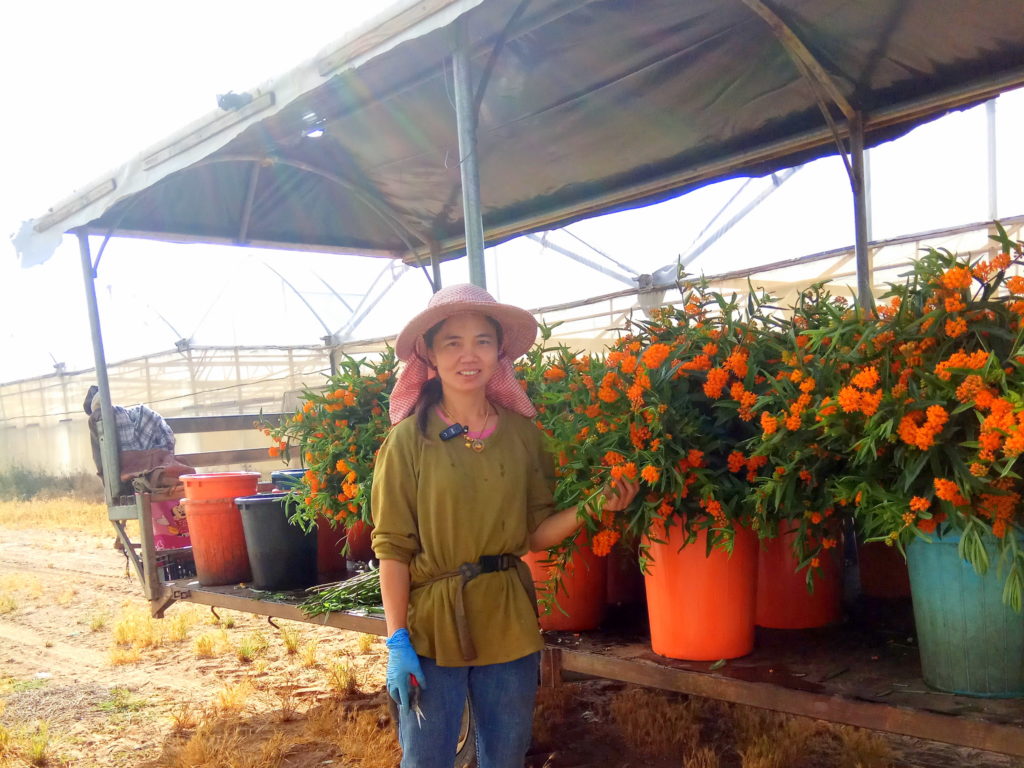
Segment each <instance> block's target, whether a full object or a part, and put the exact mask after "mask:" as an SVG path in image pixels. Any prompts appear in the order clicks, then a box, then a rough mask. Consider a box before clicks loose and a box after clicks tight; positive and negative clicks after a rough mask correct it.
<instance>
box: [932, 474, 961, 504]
mask: <svg viewBox="0 0 1024 768" xmlns="http://www.w3.org/2000/svg"><path fill="white" fill-rule="evenodd" d="M932 482H933V484H934V485H935V495H936V496H938V497H939V498H940V499H942V500H943V501H948V502H949V503H950V504H952V505H953V506H955V507H962V506H965V505H966V504H967V498H966V497H965V496H964V495H963V494H962V493H960V488H959V487H958V486H957V484H956V483H954V482H953V481H952V480H947V479H945V478H943V477H936V478H935V479H934V480H933V481H932Z"/></svg>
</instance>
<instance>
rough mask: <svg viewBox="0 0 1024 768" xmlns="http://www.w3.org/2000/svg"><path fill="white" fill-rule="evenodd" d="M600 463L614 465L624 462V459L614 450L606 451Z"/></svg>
mask: <svg viewBox="0 0 1024 768" xmlns="http://www.w3.org/2000/svg"><path fill="white" fill-rule="evenodd" d="M601 461H602V463H604V464H605V465H607V466H615V465H616V464H624V463H625V461H626V459H625V457H624V456H623V455H622V454H621V453H617V452H616V451H608V452H607V453H605V455H604V456H603V457H602V459H601Z"/></svg>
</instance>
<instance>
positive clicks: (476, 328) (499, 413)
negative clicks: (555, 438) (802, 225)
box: [372, 285, 637, 768]
mask: <svg viewBox="0 0 1024 768" xmlns="http://www.w3.org/2000/svg"><path fill="white" fill-rule="evenodd" d="M536 334H537V323H536V321H535V320H534V319H533V316H532V315H530V314H529V313H528V312H526V311H524V310H522V309H519V308H517V307H512V306H509V305H506V304H499V303H497V302H496V301H495V300H494V298H493V297H492V296H491V295H490V294H489V293H487V291H485V290H484V289H482V288H478V287H476V286H472V285H456V286H451V287H449V288H445V289H443V290H441V291H439V292H438V293H437V294H435V295H434V296H433V297H432V298H431V300H430V302H429V304H428V306H427V309H426V310H424V311H423V312H421V313H420V314H418V315H417V316H416V317H414V318H413V319H412V320H411V321H410V322H409V323H408V325H407V326H406V327H405V329H404V330H403V331H402V332H401V334H399V336H398V341H397V343H396V350H395V351H396V353H397V355H398V357H399V359H401V360H403V361H405V363H406V365H405V368H404V370H403V371H402V375H401V377H400V378H399V380H398V382H397V384H396V385H395V391H394V393H393V394H392V397H391V413H390V417H391V422H392V424H393V425H395V426H394V427H393V429H392V430H391V432H390V433H389V435H388V437H387V439H386V440H385V442H384V445H383V447H382V448H381V451H380V454H379V455H378V458H377V464H376V467H375V469H374V480H373V492H372V511H373V522H374V533H373V547H374V550H375V551H376V553H377V556H378V558H379V559H380V561H381V566H380V575H381V591H382V594H383V599H384V612H385V615H386V618H387V628H388V641H387V645H388V649H389V658H388V672H387V680H388V683H387V684H388V691H389V692H390V693H391V695H392V696H393V697H394V698H395V700H396V701H398V702H399V704H400V710H399V712H400V714H399V737H400V741H401V745H402V751H403V758H402V766H403V768H414V767H415V768H426V767H427V766H431V767H432V766H438V767H439V768H440V767H442V766H443V767H444V768H450V766H451V765H452V764H453V761H454V756H455V750H456V741H457V738H458V731H459V724H460V720H461V716H462V711H463V706H464V703H465V701H466V697H467V695H468V696H469V700H470V705H471V707H472V708H473V715H474V719H475V721H476V728H477V760H478V762H479V765H480V767H481V768H512V766H515V768H521V766H522V765H523V760H524V757H525V754H526V750H527V748H528V747H529V744H530V730H531V725H532V714H533V704H534V698H535V695H536V689H537V677H538V667H539V651H540V649H541V647H542V640H541V636H540V633H539V631H538V626H537V618H536V603H535V598H534V596H533V594H532V583H531V580H530V576H529V571H528V570H527V569H526V566H525V565H524V564H523V563H522V561H520V560H519V556H520V555H523V554H525V552H526V551H527V550H528V549H529V550H533V551H537V550H542V549H546V548H547V547H550V546H553V545H555V544H558V543H559V542H561V541H562V540H564V539H565V538H566V537H567V536H569V535H570V534H572V533H573V532H574V531H576V529H577V528H578V526H579V522H578V520H577V517H576V508H575V507H573V508H571V509H565V510H562V511H558V512H556V511H555V509H554V502H553V498H552V486H553V471H554V466H553V462H552V461H551V459H550V457H549V456H548V454H547V453H546V452H545V451H544V448H543V444H542V435H541V433H540V430H538V429H537V427H536V426H535V425H534V424H533V422H532V419H533V417H534V416H535V411H534V408H533V405H532V404H531V403H530V401H529V399H528V398H527V397H526V395H525V393H524V392H523V389H522V387H521V386H520V385H519V382H517V381H516V379H515V375H514V371H513V368H512V361H513V360H514V359H515V358H517V357H519V356H520V355H522V354H523V353H525V352H526V351H527V350H528V349H529V348H530V346H531V345H532V344H533V341H534V339H535V338H536ZM636 491H637V487H636V485H635V484H621V485H618V486H616V487H615V488H613V489H609V490H608V491H607V493H606V496H607V497H608V498H607V501H606V502H605V506H604V509H606V510H610V511H619V510H621V509H624V508H625V507H626V506H628V505H629V503H630V502H631V501H632V500H633V497H634V496H635V495H636Z"/></svg>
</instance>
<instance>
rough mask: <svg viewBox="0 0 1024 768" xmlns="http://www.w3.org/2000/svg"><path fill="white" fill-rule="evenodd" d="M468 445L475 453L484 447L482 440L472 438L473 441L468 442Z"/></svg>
mask: <svg viewBox="0 0 1024 768" xmlns="http://www.w3.org/2000/svg"><path fill="white" fill-rule="evenodd" d="M469 447H470V448H472V449H473V450H474V451H476V452H477V453H480V451H482V450H483V449H484V441H483V440H474V441H473V442H471V443H470V444H469Z"/></svg>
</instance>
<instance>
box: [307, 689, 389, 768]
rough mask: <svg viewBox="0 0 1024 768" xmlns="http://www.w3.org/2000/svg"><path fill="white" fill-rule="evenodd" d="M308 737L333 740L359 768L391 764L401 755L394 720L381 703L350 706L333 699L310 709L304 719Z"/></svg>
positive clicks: (384, 766)
mask: <svg viewBox="0 0 1024 768" xmlns="http://www.w3.org/2000/svg"><path fill="white" fill-rule="evenodd" d="M306 733H307V736H308V737H309V738H314V739H318V740H323V741H328V742H330V743H332V744H334V745H335V746H336V747H337V748H338V750H339V751H341V752H342V753H343V754H344V755H345V757H346V758H347V761H346V763H345V764H346V765H347V764H349V763H351V764H355V765H358V766H360V768H393V766H396V765H398V763H399V761H400V760H401V757H402V752H401V749H400V748H399V746H398V740H397V739H396V738H395V730H394V724H393V722H392V720H391V715H390V712H389V711H388V707H387V705H386V704H384V703H379V704H375V705H373V706H358V707H356V706H351V705H349V704H347V703H345V702H340V701H334V702H331V703H330V704H328V705H326V706H323V707H320V708H318V709H317V710H315V711H313V712H310V713H309V716H308V719H307V720H306Z"/></svg>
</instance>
